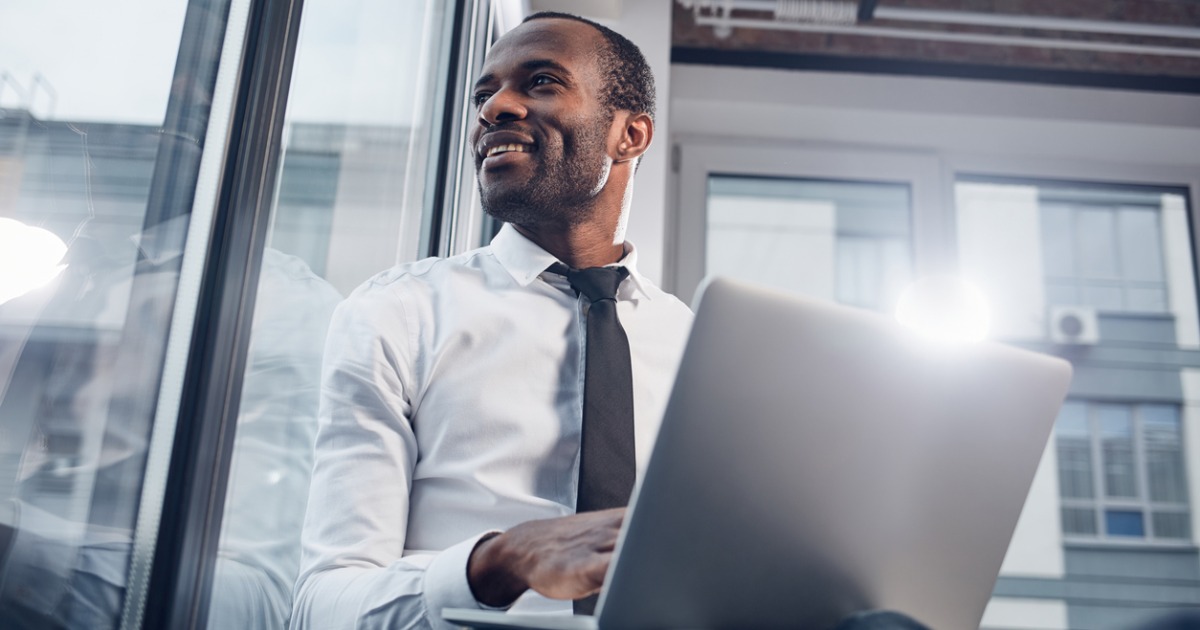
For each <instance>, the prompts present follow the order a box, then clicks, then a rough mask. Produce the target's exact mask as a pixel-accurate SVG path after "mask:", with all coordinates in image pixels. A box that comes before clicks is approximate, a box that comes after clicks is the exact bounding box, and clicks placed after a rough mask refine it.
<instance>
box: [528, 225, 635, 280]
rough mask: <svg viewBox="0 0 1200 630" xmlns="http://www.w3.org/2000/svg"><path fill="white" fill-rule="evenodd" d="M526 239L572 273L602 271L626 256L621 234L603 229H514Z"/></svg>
mask: <svg viewBox="0 0 1200 630" xmlns="http://www.w3.org/2000/svg"><path fill="white" fill-rule="evenodd" d="M513 227H514V228H516V230H517V231H518V232H520V233H521V234H522V235H523V236H524V237H525V238H527V239H529V240H531V241H533V242H534V243H537V244H538V246H539V247H541V248H542V249H544V250H546V251H547V252H550V253H551V254H553V255H554V257H555V258H557V259H559V260H561V261H562V262H563V263H565V264H566V265H567V266H569V267H572V268H574V269H587V268H588V267H603V266H604V265H610V264H612V263H615V262H617V261H619V260H621V258H622V257H623V256H624V255H625V239H624V230H619V231H617V230H613V229H611V228H610V229H604V228H603V227H602V226H597V225H595V224H583V225H575V226H570V227H566V228H555V227H551V226H545V225H513Z"/></svg>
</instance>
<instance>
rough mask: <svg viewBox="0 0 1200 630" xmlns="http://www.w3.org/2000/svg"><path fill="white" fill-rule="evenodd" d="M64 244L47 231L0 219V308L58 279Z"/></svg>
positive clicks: (65, 247)
mask: <svg viewBox="0 0 1200 630" xmlns="http://www.w3.org/2000/svg"><path fill="white" fill-rule="evenodd" d="M66 254H67V244H66V243H64V242H63V240H62V239H61V238H59V237H58V236H55V235H54V233H53V232H50V231H49V230H46V229H43V228H39V227H33V226H30V225H25V224H24V223H21V222H20V221H15V220H13V219H5V218H0V304H4V303H5V302H7V301H9V300H11V299H13V298H17V297H20V296H22V295H25V294H26V293H29V292H30V291H32V290H34V289H36V288H38V287H41V286H44V285H46V284H47V283H49V282H50V281H51V280H53V279H55V278H57V277H58V274H60V273H62V271H63V269H66V268H67V266H66V265H63V264H60V263H61V262H62V259H63V256H66Z"/></svg>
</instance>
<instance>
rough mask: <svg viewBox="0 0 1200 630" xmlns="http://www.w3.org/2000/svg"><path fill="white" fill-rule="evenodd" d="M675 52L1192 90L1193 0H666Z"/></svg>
mask: <svg viewBox="0 0 1200 630" xmlns="http://www.w3.org/2000/svg"><path fill="white" fill-rule="evenodd" d="M672 61H674V62H676V63H705V64H718V65H742V66H761V67H780V68H792V69H819V70H834V71H838V70H841V71H852V72H882V73H898V74H926V75H942V76H961V77H972V78H985V79H986V78H993V79H1007V80H1017V81H1034V82H1053V83H1065V84H1077V85H1102V86H1107V87H1124V88H1131V89H1149V90H1159V91H1177V92H1190V93H1200V2H1197V1H1196V0H1055V1H1053V2H1048V1H1046V0H877V1H875V0H675V4H674V16H673V32H672Z"/></svg>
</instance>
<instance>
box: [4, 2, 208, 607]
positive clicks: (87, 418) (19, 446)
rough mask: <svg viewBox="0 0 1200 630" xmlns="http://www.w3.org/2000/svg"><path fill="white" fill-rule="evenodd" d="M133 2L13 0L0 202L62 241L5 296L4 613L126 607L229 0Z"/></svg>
mask: <svg viewBox="0 0 1200 630" xmlns="http://www.w3.org/2000/svg"><path fill="white" fill-rule="evenodd" d="M123 9H124V10H125V11H127V12H128V13H120V14H118V13H113V12H111V11H110V8H109V7H106V6H103V5H95V6H92V5H87V4H80V3H69V2H61V1H54V0H52V1H49V2H39V3H20V4H18V5H16V6H14V5H13V4H12V3H8V4H5V5H3V6H2V7H0V41H3V42H4V43H5V47H4V55H3V56H0V72H3V73H4V75H3V88H4V89H3V90H2V91H0V216H4V217H6V220H11V221H13V222H19V223H20V224H23V225H24V226H32V227H36V228H38V229H42V230H46V231H47V232H49V233H51V234H53V235H54V237H55V238H56V239H58V240H59V241H61V242H62V243H63V244H65V246H66V254H65V256H64V257H63V259H62V261H61V264H62V265H65V268H63V269H61V271H60V273H59V274H58V275H57V276H56V277H54V278H53V279H52V280H51V281H50V282H48V283H46V284H44V285H43V286H40V287H25V289H26V290H23V291H19V292H16V293H20V294H19V295H10V296H7V297H9V298H10V299H8V300H7V301H4V303H3V304H0V619H2V620H3V622H4V625H5V627H16V628H110V627H115V625H116V624H117V622H118V620H119V618H120V616H121V613H122V606H123V605H124V599H125V596H126V587H127V585H128V579H127V578H128V568H129V566H130V558H131V550H132V543H133V538H134V526H135V522H136V520H137V518H138V507H139V505H140V504H141V501H142V498H143V497H142V491H143V485H144V481H145V479H146V478H147V477H146V476H147V474H148V473H147V449H148V444H149V442H150V437H151V430H152V428H153V427H152V422H153V419H154V413H155V406H156V404H157V402H158V400H157V398H158V396H157V393H158V391H159V384H160V381H161V379H162V378H163V373H164V369H163V360H164V356H165V344H166V340H167V334H168V327H169V325H170V320H171V313H172V309H173V307H174V303H175V298H176V290H177V287H178V283H179V277H180V269H181V257H182V255H183V253H184V244H185V238H186V236H187V232H188V227H189V225H188V224H189V220H190V213H191V209H192V202H193V196H194V192H195V190H196V187H197V181H198V180H197V177H198V169H199V164H200V159H201V155H202V151H203V142H204V136H205V132H206V130H207V128H208V124H209V119H208V116H209V111H210V108H211V105H212V102H213V96H212V95H213V89H214V82H215V76H216V68H217V62H218V53H219V50H220V43H221V34H222V33H223V32H224V26H225V19H226V14H227V11H228V4H227V3H225V2H220V1H200V0H198V1H196V2H192V3H191V4H190V5H189V4H188V3H184V2H169V3H162V2H139V1H135V2H130V3H126V4H125V5H124V6H123ZM185 10H186V21H187V26H186V27H183V24H184V21H185ZM131 14H132V15H136V16H137V19H130V15H131ZM181 33H182V35H181ZM114 41H122V42H123V43H124V45H122V46H113V45H111V44H112V42H114ZM177 49H178V50H183V51H184V52H182V53H181V54H179V55H178V58H177V55H176V51H177ZM176 62H177V63H176ZM173 69H174V70H173ZM173 72H174V74H172V73H173ZM9 225H11V224H9ZM26 244H29V243H28V242H26ZM6 253H7V254H11V253H12V250H8V251H7V252H6ZM23 262H25V263H26V264H32V263H33V261H32V260H28V259H25V260H24V261H23ZM21 263H22V261H17V262H16V263H15V264H18V265H19V264H21Z"/></svg>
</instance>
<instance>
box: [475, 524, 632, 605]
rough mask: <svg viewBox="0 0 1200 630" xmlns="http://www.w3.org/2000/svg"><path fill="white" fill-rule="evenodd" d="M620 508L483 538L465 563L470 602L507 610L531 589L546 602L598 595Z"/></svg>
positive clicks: (608, 559)
mask: <svg viewBox="0 0 1200 630" xmlns="http://www.w3.org/2000/svg"><path fill="white" fill-rule="evenodd" d="M624 519H625V508H615V509H611V510H603V511H600V512H586V513H584V514H574V515H571V516H564V517H561V518H552V519H547V520H542V521H529V522H526V523H521V524H520V525H517V526H516V527H514V528H512V529H510V530H508V531H506V532H504V533H503V534H499V535H497V536H493V537H491V538H486V539H484V540H483V541H481V542H480V543H479V544H478V545H476V546H475V549H474V550H473V551H472V552H471V558H470V559H469V560H468V561H467V582H468V583H469V584H470V585H471V592H472V593H474V594H475V599H477V600H478V601H479V602H480V603H483V604H485V605H488V606H507V605H509V604H511V603H513V602H514V601H516V599H517V598H518V597H520V596H521V593H524V592H525V591H526V590H527V589H531V588H532V589H533V590H535V591H537V592H539V593H541V594H542V595H545V596H546V597H550V598H552V599H579V598H581V597H586V596H588V595H591V594H593V593H596V592H597V591H599V590H600V587H601V586H602V585H603V584H604V574H605V573H606V572H607V571H608V563H609V561H610V560H612V552H613V548H614V547H616V544H617V534H618V533H619V532H620V530H621V521H622V520H624Z"/></svg>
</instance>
